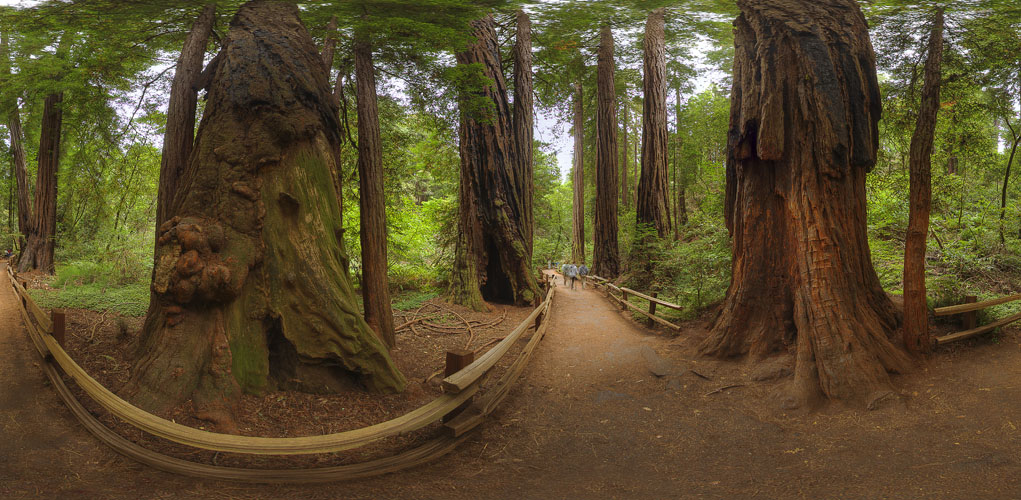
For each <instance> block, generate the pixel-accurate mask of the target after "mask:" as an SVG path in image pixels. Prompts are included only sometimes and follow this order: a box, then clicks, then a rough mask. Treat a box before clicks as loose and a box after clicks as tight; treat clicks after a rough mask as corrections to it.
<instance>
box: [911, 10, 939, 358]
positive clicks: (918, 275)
mask: <svg viewBox="0 0 1021 500" xmlns="http://www.w3.org/2000/svg"><path fill="white" fill-rule="evenodd" d="M932 23H933V25H932V32H931V33H929V48H928V52H927V55H926V59H925V82H924V84H923V86H922V103H921V109H919V111H918V118H917V121H916V123H915V133H914V134H913V135H912V136H911V149H910V154H911V158H910V160H909V161H910V180H909V183H910V202H909V203H910V211H909V212H908V234H907V239H906V241H905V244H904V346H905V347H906V348H907V349H908V350H909V351H911V352H928V351H930V350H931V349H932V337H931V336H930V335H929V308H928V306H927V305H926V301H925V298H926V296H925V247H926V238H927V237H928V235H929V211H930V206H931V204H932V165H931V163H932V141H933V135H934V134H935V131H936V113H937V112H938V111H939V89H940V79H941V78H942V74H941V70H940V68H941V63H942V61H943V8H942V7H939V8H937V9H936V12H935V14H934V15H933V19H932Z"/></svg>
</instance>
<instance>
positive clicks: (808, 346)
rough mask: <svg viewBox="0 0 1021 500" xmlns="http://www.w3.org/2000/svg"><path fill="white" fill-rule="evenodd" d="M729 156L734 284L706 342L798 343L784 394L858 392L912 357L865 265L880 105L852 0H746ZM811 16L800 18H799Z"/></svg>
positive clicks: (732, 345)
mask: <svg viewBox="0 0 1021 500" xmlns="http://www.w3.org/2000/svg"><path fill="white" fill-rule="evenodd" d="M738 5H739V7H740V8H741V11H742V14H741V15H740V16H739V17H738V19H737V21H736V22H735V26H736V27H737V29H736V35H735V47H736V57H735V65H734V90H733V94H732V102H731V125H730V126H731V129H730V133H729V147H728V149H729V151H730V153H729V158H728V162H727V163H728V164H727V201H726V219H727V226H728V229H729V230H730V232H731V237H732V248H733V262H732V277H731V285H730V288H729V289H728V290H727V296H726V298H725V299H724V303H723V307H722V309H721V313H720V316H719V317H718V318H717V320H716V322H715V324H714V325H713V327H712V330H711V332H710V334H709V337H708V338H707V339H706V340H705V341H704V342H703V343H702V345H701V346H700V351H701V352H702V353H704V354H706V355H710V356H717V357H734V356H740V355H751V356H754V357H756V358H763V357H765V356H766V355H768V354H769V353H772V352H775V351H778V350H784V349H787V350H793V351H794V352H795V353H796V360H797V362H796V367H795V376H794V381H793V383H792V387H791V400H790V401H788V402H787V403H785V406H797V405H799V404H801V405H804V404H810V403H812V402H813V401H815V400H817V399H818V398H819V396H826V397H828V398H830V399H840V400H849V401H853V400H856V399H858V400H863V399H867V398H868V397H870V395H874V394H878V393H882V392H883V391H888V390H889V385H890V379H889V375H888V372H899V373H902V372H904V371H906V370H908V369H910V368H911V366H912V362H911V359H910V357H909V356H908V355H907V354H906V353H905V352H904V351H902V350H901V349H900V348H899V347H898V346H896V345H895V344H894V342H893V341H891V339H892V338H895V334H896V329H897V328H898V326H899V325H898V323H899V319H900V318H899V315H898V313H897V311H896V309H895V308H894V305H893V303H892V302H891V301H890V299H889V297H888V296H887V295H886V294H885V293H884V292H883V290H882V287H881V286H880V284H879V279H878V277H877V276H876V273H875V270H874V269H873V267H872V263H871V258H870V252H869V247H868V239H867V233H866V224H865V175H866V173H867V171H868V170H869V169H871V168H872V166H873V165H874V164H875V155H876V149H877V140H878V139H877V133H878V132H877V123H878V120H879V115H880V101H879V90H878V83H877V81H876V72H875V56H874V54H873V52H872V46H871V44H870V42H869V40H868V32H867V30H866V27H865V20H864V16H862V14H861V11H860V10H859V8H858V7H857V5H855V4H854V2H853V1H851V0H846V1H844V0H841V1H833V2H827V3H825V4H811V5H808V6H806V5H804V4H803V3H801V2H788V1H777V2H771V3H770V4H768V5H767V4H763V3H761V2H752V1H750V0H742V1H739V2H738ZM806 23H808V27H806Z"/></svg>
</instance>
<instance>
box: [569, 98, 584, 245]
mask: <svg viewBox="0 0 1021 500" xmlns="http://www.w3.org/2000/svg"><path fill="white" fill-rule="evenodd" d="M583 97H584V93H583V89H582V85H581V82H578V83H575V84H574V125H573V128H574V168H573V169H572V170H571V185H572V188H573V191H574V193H573V194H574V198H573V201H572V203H571V208H572V213H573V216H572V217H571V261H572V262H575V263H579V264H580V263H583V262H585V106H584V101H583Z"/></svg>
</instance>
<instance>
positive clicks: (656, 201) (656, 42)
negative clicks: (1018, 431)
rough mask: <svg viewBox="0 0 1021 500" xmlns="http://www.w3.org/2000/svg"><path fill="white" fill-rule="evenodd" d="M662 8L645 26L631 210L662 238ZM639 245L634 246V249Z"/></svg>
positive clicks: (666, 218) (666, 212)
mask: <svg viewBox="0 0 1021 500" xmlns="http://www.w3.org/2000/svg"><path fill="white" fill-rule="evenodd" d="M665 11H666V9H663V8H659V9H656V10H653V11H652V12H651V13H649V18H648V21H647V22H646V25H645V42H644V49H645V56H644V63H643V69H644V73H643V74H644V77H643V79H642V94H643V95H644V96H645V98H644V99H643V104H642V175H641V177H640V178H639V179H638V210H637V211H636V212H635V215H636V217H635V218H636V221H637V223H638V225H639V226H643V225H646V226H648V227H650V228H653V229H655V230H656V234H658V235H659V237H660V238H665V237H666V236H667V235H668V234H669V233H670V206H669V204H668V202H667V175H666V174H667V172H666V170H667V126H666V121H667V113H666V42H665V37H664V34H663V24H664V19H663V17H664V13H665ZM640 246H641V245H636V248H640ZM639 253H642V252H641V251H640V252H639Z"/></svg>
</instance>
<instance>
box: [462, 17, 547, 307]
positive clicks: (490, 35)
mask: <svg viewBox="0 0 1021 500" xmlns="http://www.w3.org/2000/svg"><path fill="white" fill-rule="evenodd" d="M472 26H473V30H474V31H473V34H474V35H475V37H476V42H475V43H473V44H472V45H471V46H469V47H468V50H466V51H464V52H459V53H458V54H457V62H458V64H463V65H468V64H480V65H481V67H482V68H483V74H484V76H485V77H486V78H487V79H488V80H489V81H490V82H491V83H490V84H489V85H486V86H485V87H484V88H483V89H482V90H481V91H480V93H479V95H478V96H476V97H480V98H482V100H484V101H485V102H487V103H492V106H491V107H489V106H485V107H483V108H488V109H485V110H482V111H470V110H469V109H462V110H461V124H460V155H461V190H460V197H459V199H460V202H461V205H460V209H459V210H460V218H459V224H458V230H459V233H458V240H457V248H456V256H455V260H454V268H455V269H454V276H453V279H452V283H451V287H452V294H451V295H452V299H453V300H454V301H455V302H457V303H460V304H463V305H465V306H468V307H472V308H474V309H484V308H485V307H486V306H485V303H484V302H483V301H482V300H483V299H484V300H487V301H497V302H505V303H513V304H518V305H529V304H532V302H533V300H534V299H535V297H536V296H537V295H538V294H539V286H538V283H537V282H536V279H535V275H534V274H533V273H532V271H531V260H532V259H531V255H529V253H528V246H527V244H526V238H525V234H524V232H525V227H524V220H525V217H524V210H525V208H524V191H525V189H527V188H528V187H527V186H525V184H524V179H522V176H521V175H519V172H518V163H517V162H516V159H515V155H514V146H513V136H512V131H511V116H510V106H509V103H508V102H507V85H506V82H505V80H504V77H503V72H502V70H501V65H500V50H499V46H498V43H497V39H496V31H495V28H494V23H493V18H492V17H491V16H487V17H486V18H484V19H480V20H476V21H473V22H472ZM469 100H470V97H469V96H463V98H462V104H467V103H468V101H469ZM472 109H475V107H472ZM480 113H481V114H484V116H480Z"/></svg>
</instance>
